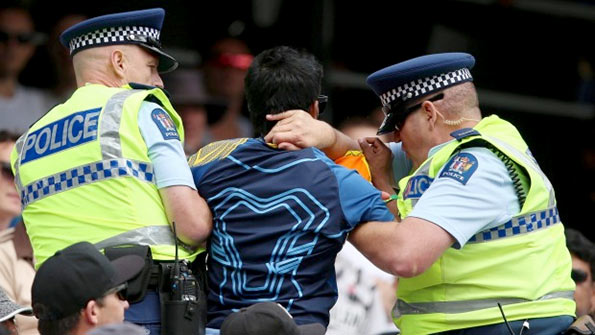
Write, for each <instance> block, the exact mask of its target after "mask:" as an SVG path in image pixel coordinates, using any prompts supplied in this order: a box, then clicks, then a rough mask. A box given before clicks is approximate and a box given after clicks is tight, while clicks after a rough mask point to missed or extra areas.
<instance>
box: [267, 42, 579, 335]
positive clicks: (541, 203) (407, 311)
mask: <svg viewBox="0 0 595 335" xmlns="http://www.w3.org/2000/svg"><path fill="white" fill-rule="evenodd" d="M474 64H475V59H474V58H473V56H471V55H469V54H466V53H444V54H433V55H427V56H422V57H418V58H414V59H411V60H408V61H405V62H402V63H398V64H395V65H393V66H390V67H387V68H384V69H382V70H380V71H377V72H375V73H373V74H372V75H370V76H369V77H368V80H367V83H368V85H369V86H371V87H372V89H373V90H374V91H375V93H376V94H377V95H378V96H379V97H380V99H381V101H382V104H383V110H384V111H385V114H386V117H385V120H384V122H383V124H382V126H381V127H380V129H379V134H383V133H388V132H392V133H393V135H394V140H395V142H396V143H390V144H389V146H387V145H385V144H384V143H382V142H381V141H380V140H379V139H377V138H366V139H363V140H360V141H359V144H360V146H361V148H362V150H363V151H364V153H365V155H366V157H367V158H368V161H369V163H370V166H371V171H372V175H373V178H372V180H373V181H374V184H375V186H376V187H378V188H380V189H381V190H383V191H386V192H390V193H398V195H397V194H395V195H394V197H393V198H395V199H396V205H397V208H398V214H399V216H400V222H398V223H397V222H395V223H392V224H383V225H379V224H376V223H368V224H365V225H363V226H361V227H360V228H358V229H356V230H355V231H354V232H352V234H351V236H350V240H351V242H353V244H354V245H355V246H356V247H358V248H359V249H360V250H361V251H362V252H363V253H364V255H366V256H367V257H368V258H370V259H371V260H372V261H373V262H374V263H376V264H377V265H378V266H380V267H381V268H383V269H385V270H387V271H390V272H391V273H393V274H395V275H397V276H399V277H400V280H399V291H398V301H397V303H396V305H395V308H394V310H393V316H394V318H395V321H396V323H397V325H398V327H399V328H400V329H401V331H402V333H403V334H438V333H439V334H503V333H505V332H509V329H514V332H515V333H518V332H519V331H520V330H521V328H523V329H525V328H530V329H531V332H535V333H536V334H537V333H538V334H559V333H561V332H562V331H564V330H565V329H566V328H567V327H568V325H569V324H570V323H571V322H572V319H573V316H574V308H575V307H574V306H575V304H574V301H573V300H572V293H573V290H574V283H573V282H572V280H571V278H570V268H571V262H570V255H569V252H568V250H567V249H566V246H565V243H564V233H563V231H564V228H563V226H562V224H561V222H560V218H559V215H558V211H557V209H556V199H555V197H554V190H553V188H552V185H551V183H550V182H549V180H548V179H547V177H546V176H545V175H544V174H543V172H542V171H541V169H540V168H539V166H538V164H537V162H536V161H535V159H534V158H533V157H532V155H531V152H530V151H529V148H528V146H527V144H526V143H525V142H524V140H523V139H522V137H521V135H520V134H519V132H518V130H517V129H516V128H515V127H514V126H513V125H512V124H510V123H508V122H507V121H504V120H502V119H500V118H498V117H497V116H495V115H492V116H489V117H485V118H482V115H481V111H480V109H479V103H478V97H477V93H476V90H475V87H474V85H473V83H472V76H471V72H470V70H471V68H472V67H473V65H474ZM280 119H285V120H283V121H281V122H279V123H278V125H279V127H277V129H273V131H272V132H271V133H269V134H268V135H267V136H266V137H265V138H266V139H267V140H269V141H272V142H274V143H279V146H280V147H289V148H290V147H292V146H295V143H298V144H300V143H301V144H300V145H304V143H306V144H308V145H318V146H319V147H322V148H325V149H326V151H327V154H331V155H333V154H336V153H337V152H339V153H340V152H341V151H342V150H344V149H345V148H349V147H357V144H356V143H355V142H353V141H349V140H348V139H346V137H345V136H344V135H342V134H340V133H338V132H337V131H336V130H334V129H332V128H330V126H328V125H326V124H322V123H320V122H318V121H316V120H311V119H309V118H308V117H307V116H306V115H305V113H300V112H298V111H290V112H286V113H284V115H273V116H270V117H269V120H280ZM302 125H305V126H302ZM296 129H297V130H296ZM284 142H291V143H294V144H289V143H284ZM391 151H392V157H391ZM397 182H398V183H397ZM393 189H394V191H393Z"/></svg>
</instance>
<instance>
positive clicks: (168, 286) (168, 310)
mask: <svg viewBox="0 0 595 335" xmlns="http://www.w3.org/2000/svg"><path fill="white" fill-rule="evenodd" d="M172 229H173V233H174V239H175V248H176V251H175V259H174V263H173V264H169V265H167V270H168V271H167V272H169V273H168V276H167V277H168V278H167V280H165V281H164V282H165V283H164V284H165V285H163V286H162V289H163V290H164V291H165V292H163V294H165V297H164V296H163V295H162V297H164V298H165V299H162V302H161V304H162V320H161V328H162V331H161V332H162V334H164V335H182V334H183V335H204V334H205V326H206V301H205V298H204V294H201V293H202V292H201V291H200V285H199V282H198V280H197V278H196V276H195V274H194V273H193V271H192V270H191V269H190V266H189V264H188V261H187V260H185V259H184V260H181V261H180V259H179V258H178V238H177V234H176V224H175V222H172ZM164 272H165V271H164ZM164 274H165V273H164ZM164 279H165V278H164Z"/></svg>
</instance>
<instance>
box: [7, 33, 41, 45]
mask: <svg viewBox="0 0 595 335" xmlns="http://www.w3.org/2000/svg"><path fill="white" fill-rule="evenodd" d="M10 40H15V41H17V42H18V43H19V44H29V43H32V44H35V43H38V42H40V41H41V39H40V35H39V33H36V32H31V33H19V34H13V33H9V32H6V31H1V30H0V43H6V42H8V41H10Z"/></svg>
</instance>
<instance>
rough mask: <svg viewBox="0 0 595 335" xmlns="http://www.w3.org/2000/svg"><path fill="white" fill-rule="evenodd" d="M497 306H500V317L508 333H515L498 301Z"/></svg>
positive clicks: (511, 334)
mask: <svg viewBox="0 0 595 335" xmlns="http://www.w3.org/2000/svg"><path fill="white" fill-rule="evenodd" d="M498 308H500V313H502V318H503V319H504V323H506V327H508V331H509V332H510V335H515V334H514V332H513V331H512V328H511V327H510V324H509V323H508V320H506V315H504V310H503V309H502V305H500V303H498Z"/></svg>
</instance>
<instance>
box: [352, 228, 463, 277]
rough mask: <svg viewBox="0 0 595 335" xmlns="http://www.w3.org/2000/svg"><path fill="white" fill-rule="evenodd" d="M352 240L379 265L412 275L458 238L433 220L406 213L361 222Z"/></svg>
mask: <svg viewBox="0 0 595 335" xmlns="http://www.w3.org/2000/svg"><path fill="white" fill-rule="evenodd" d="M349 241H350V242H351V243H353V245H354V246H355V247H356V248H357V249H359V250H360V251H361V253H362V254H364V256H366V257H367V258H368V259H369V260H370V261H371V262H372V263H374V264H375V265H376V266H378V267H379V268H381V269H383V270H384V271H387V272H389V273H392V274H393V275H396V276H399V277H405V278H409V277H414V276H417V275H419V274H421V273H423V272H424V271H426V270H427V269H428V268H429V267H430V266H431V265H432V264H433V263H434V262H435V261H436V260H437V259H438V258H439V257H440V256H441V255H442V253H443V252H444V251H446V250H447V249H448V248H450V246H452V244H453V243H454V242H455V239H454V237H452V236H451V235H450V234H449V233H448V232H446V231H445V230H444V229H442V228H441V227H440V226H438V225H435V224H434V223H432V222H429V221H426V220H423V219H420V218H415V217H407V218H406V219H404V220H403V221H402V222H368V223H363V224H360V225H359V226H358V227H357V228H356V229H354V230H353V231H352V232H351V234H350V236H349Z"/></svg>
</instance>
